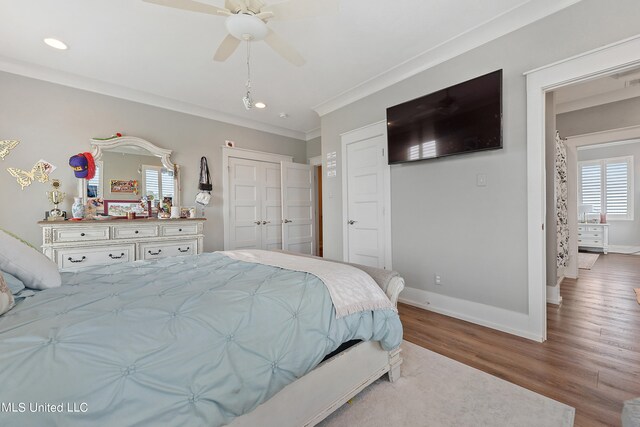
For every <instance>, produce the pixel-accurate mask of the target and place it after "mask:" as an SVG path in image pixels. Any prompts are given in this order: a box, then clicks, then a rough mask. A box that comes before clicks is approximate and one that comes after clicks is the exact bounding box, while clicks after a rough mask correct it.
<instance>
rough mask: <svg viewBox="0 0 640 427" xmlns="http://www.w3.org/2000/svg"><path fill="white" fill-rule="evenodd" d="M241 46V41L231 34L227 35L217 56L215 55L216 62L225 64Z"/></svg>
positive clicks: (217, 51)
mask: <svg viewBox="0 0 640 427" xmlns="http://www.w3.org/2000/svg"><path fill="white" fill-rule="evenodd" d="M238 46H240V40H238V39H237V38H235V37H233V36H232V35H231V34H229V35H227V37H225V39H224V40H222V43H220V46H218V50H216V54H215V55H213V59H214V61H219V62H223V61H226V60H227V58H229V57H230V56H231V54H232V53H233V52H235V51H236V49H237V48H238Z"/></svg>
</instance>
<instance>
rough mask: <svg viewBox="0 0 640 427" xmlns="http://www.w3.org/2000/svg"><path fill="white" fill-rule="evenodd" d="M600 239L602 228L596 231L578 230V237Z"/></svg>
mask: <svg viewBox="0 0 640 427" xmlns="http://www.w3.org/2000/svg"><path fill="white" fill-rule="evenodd" d="M580 238H583V239H602V230H598V231H579V232H578V239H580Z"/></svg>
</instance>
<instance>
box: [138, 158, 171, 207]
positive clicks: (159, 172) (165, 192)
mask: <svg viewBox="0 0 640 427" xmlns="http://www.w3.org/2000/svg"><path fill="white" fill-rule="evenodd" d="M142 170H143V171H144V194H145V195H146V196H150V195H152V196H153V198H154V200H162V199H163V198H165V197H172V198H173V195H174V188H173V187H174V185H173V171H169V170H167V169H166V168H162V167H159V166H150V165H142Z"/></svg>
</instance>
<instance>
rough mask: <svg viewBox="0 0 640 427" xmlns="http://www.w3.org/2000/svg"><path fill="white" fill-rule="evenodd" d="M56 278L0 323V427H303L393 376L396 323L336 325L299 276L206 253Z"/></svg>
mask: <svg viewBox="0 0 640 427" xmlns="http://www.w3.org/2000/svg"><path fill="white" fill-rule="evenodd" d="M296 258H297V257H296ZM62 281H63V286H61V287H59V288H53V289H47V290H45V291H40V292H38V293H37V294H36V295H35V296H33V297H30V298H27V299H25V300H24V301H22V302H20V303H19V304H18V305H17V306H16V307H15V308H14V309H13V310H11V311H10V312H8V313H7V314H5V315H3V316H2V317H1V318H0V364H1V366H2V369H1V370H0V381H2V384H3V387H2V390H1V391H0V402H3V405H4V406H3V407H2V411H1V412H0V424H2V425H21V426H29V425H38V426H48V425H51V426H56V425H64V426H74V425H83V426H86V425H90V424H91V425H123V426H124V425H164V426H172V425H176V426H177V425H189V426H199V425H203V426H205V425H206V426H218V425H227V424H230V425H232V426H250V425H251V426H255V425H261V426H301V425H315V424H317V423H318V422H320V421H321V420H322V419H324V418H325V417H326V416H327V415H329V414H330V413H331V412H332V411H333V410H335V409H337V408H338V407H339V406H340V405H341V404H343V403H344V402H346V401H347V400H348V399H350V398H351V397H353V396H354V395H355V394H357V393H358V392H359V391H360V390H361V389H363V388H364V387H366V386H367V385H368V384H370V383H371V382H373V381H375V380H376V379H377V378H379V377H380V376H382V375H383V374H385V373H387V372H388V373H389V377H390V379H391V380H394V379H396V378H397V377H398V376H399V368H400V364H401V362H402V360H401V357H400V351H399V348H398V346H399V344H400V342H401V339H402V326H401V324H400V321H399V318H398V315H397V312H396V311H394V310H393V309H376V310H369V311H367V310H365V311H357V312H354V313H350V314H347V315H343V316H341V317H340V316H337V315H336V308H335V306H334V303H333V301H332V295H330V292H329V291H328V289H327V287H326V286H325V284H324V283H323V282H322V281H321V280H320V279H319V278H318V277H317V276H315V275H314V274H310V273H307V272H303V271H294V270H289V269H285V268H280V267H277V266H274V265H265V264H260V263H252V262H246V261H242V260H238V259H233V258H231V257H230V256H229V255H228V254H224V253H209V254H202V255H197V256H189V257H176V258H166V259H163V260H157V261H136V262H134V263H128V264H116V265H111V266H99V267H91V268H87V269H83V270H78V271H77V272H67V273H63V274H62ZM403 286H404V285H403V282H402V279H401V278H400V277H393V278H392V279H391V280H389V281H388V282H385V283H382V284H381V288H382V290H383V291H384V293H385V294H386V295H387V296H388V298H389V300H391V302H392V305H395V303H396V301H397V297H398V294H399V292H400V291H401V290H402V288H403ZM338 317H339V318H338ZM353 340H358V341H361V342H359V343H358V344H356V345H353V346H351V347H350V348H349V349H347V350H345V351H343V352H340V353H338V354H336V355H334V356H333V357H331V358H329V359H327V360H323V359H324V358H325V356H326V355H327V354H330V353H331V352H333V351H334V350H336V349H337V348H338V347H339V346H340V345H341V344H342V343H344V342H347V341H353ZM34 405H35V406H34ZM58 409H61V410H62V411H61V412H60V411H58Z"/></svg>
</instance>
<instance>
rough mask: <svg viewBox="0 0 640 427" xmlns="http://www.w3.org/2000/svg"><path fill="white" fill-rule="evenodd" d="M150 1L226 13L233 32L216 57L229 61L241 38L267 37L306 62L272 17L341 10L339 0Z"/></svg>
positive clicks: (293, 57)
mask: <svg viewBox="0 0 640 427" xmlns="http://www.w3.org/2000/svg"><path fill="white" fill-rule="evenodd" d="M143 1H145V2H147V3H153V4H158V5H161V6H167V7H172V8H175V9H182V10H188V11H191V12H199V13H206V14H209V15H218V16H226V17H227V18H226V22H225V25H226V27H227V31H228V32H229V34H228V35H227V37H225V39H224V40H223V41H222V43H221V44H220V46H219V47H218V50H217V51H216V53H215V55H214V57H213V59H214V60H216V61H226V60H227V58H229V56H231V54H232V53H233V52H235V50H236V49H237V48H238V46H239V45H240V42H241V41H247V42H250V41H259V40H264V41H265V42H266V43H267V44H268V45H269V46H270V47H271V48H272V49H273V50H275V51H276V52H277V53H278V54H279V55H280V56H282V57H283V58H284V59H286V60H287V61H289V62H291V63H292V64H294V65H297V66H302V65H304V63H305V59H304V58H303V57H302V56H301V55H300V53H298V51H296V50H295V49H294V48H293V47H292V46H291V45H290V44H289V43H287V42H286V41H284V39H282V38H281V37H280V36H278V35H277V34H276V33H275V32H273V30H272V29H271V28H269V27H268V26H267V22H268V21H269V20H272V19H278V20H286V19H303V18H309V17H313V16H318V15H327V14H333V13H337V11H338V1H339V0H288V1H284V2H281V3H276V4H271V5H267V4H265V3H264V2H263V1H262V0H225V2H224V7H217V6H213V5H210V4H206V3H203V2H200V1H196V0H143Z"/></svg>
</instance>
